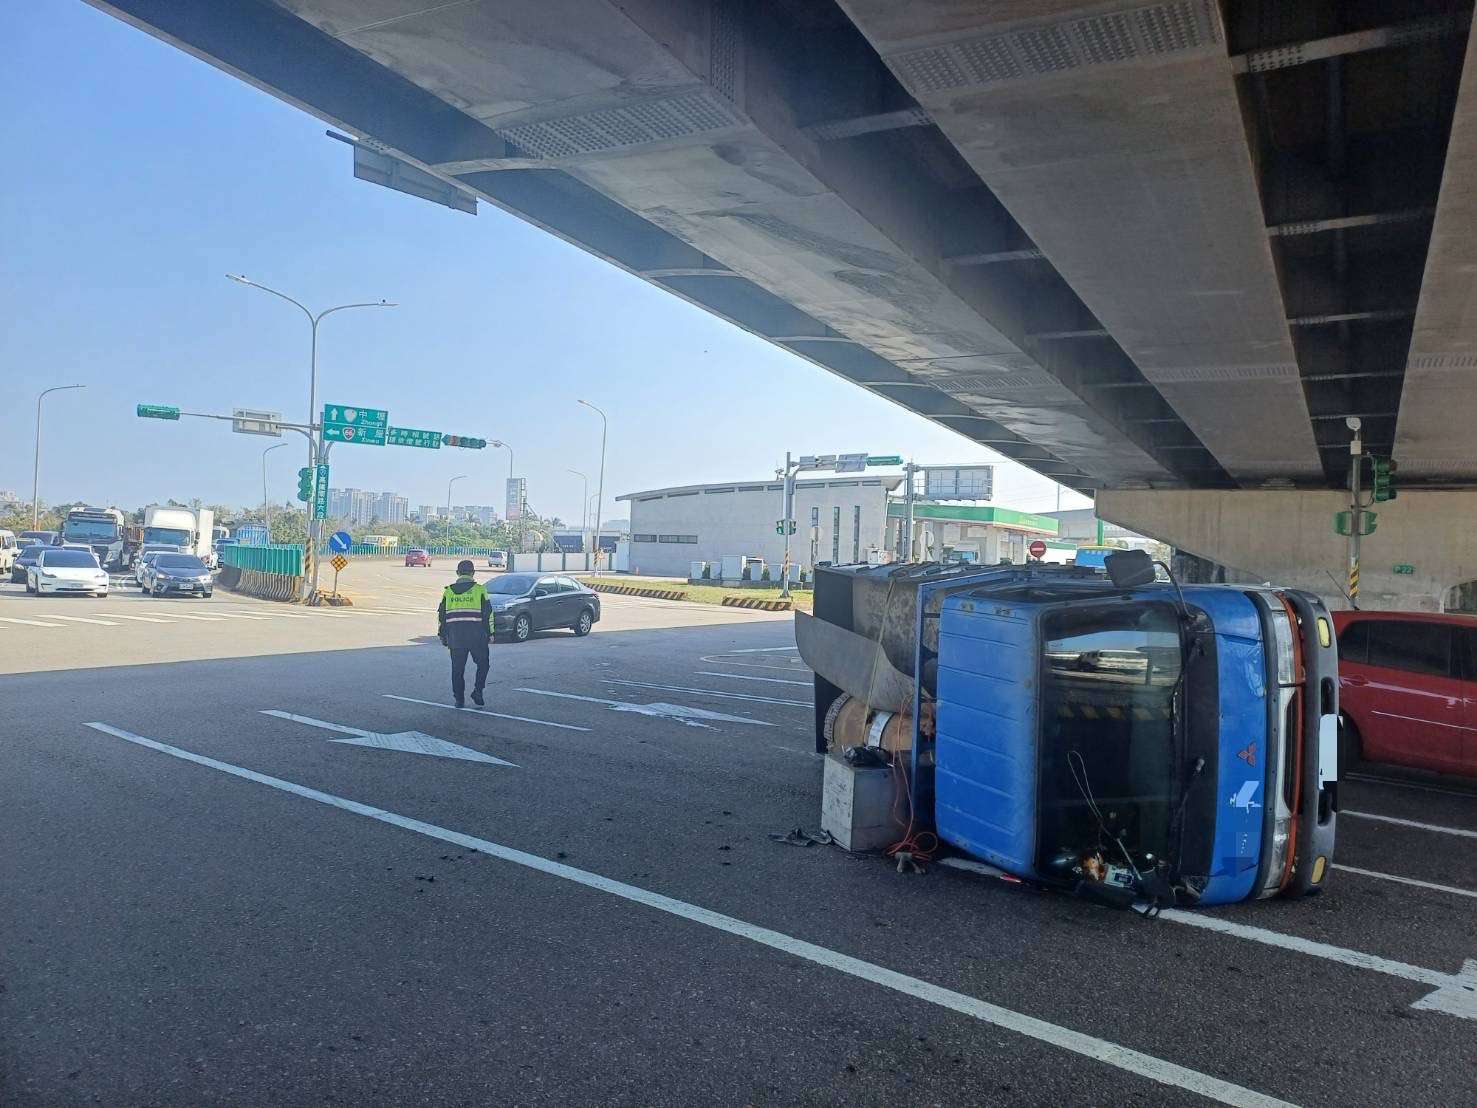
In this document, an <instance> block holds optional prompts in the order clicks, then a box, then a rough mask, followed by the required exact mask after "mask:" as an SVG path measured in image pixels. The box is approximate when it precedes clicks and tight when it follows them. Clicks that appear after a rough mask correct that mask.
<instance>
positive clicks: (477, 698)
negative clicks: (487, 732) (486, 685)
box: [472, 689, 486, 708]
mask: <svg viewBox="0 0 1477 1108" xmlns="http://www.w3.org/2000/svg"><path fill="white" fill-rule="evenodd" d="M472 703H473V704H475V705H477V707H479V708H480V707H482V705H483V704H484V703H486V702H485V701H484V700H483V699H482V690H481V689H478V690H477V691H476V692H474V693H473V694H472Z"/></svg>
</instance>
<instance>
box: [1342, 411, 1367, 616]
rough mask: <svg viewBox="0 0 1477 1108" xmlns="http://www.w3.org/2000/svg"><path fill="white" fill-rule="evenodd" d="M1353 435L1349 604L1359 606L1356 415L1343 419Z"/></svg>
mask: <svg viewBox="0 0 1477 1108" xmlns="http://www.w3.org/2000/svg"><path fill="white" fill-rule="evenodd" d="M1344 423H1345V424H1347V425H1348V428H1349V430H1350V431H1352V432H1354V437H1353V438H1352V439H1350V440H1349V604H1350V605H1351V606H1352V607H1353V608H1354V609H1355V610H1358V608H1359V532H1360V531H1361V530H1363V523H1364V519H1363V516H1364V508H1363V506H1362V505H1361V504H1360V503H1359V477H1360V471H1361V470H1362V469H1363V468H1364V443H1363V441H1362V440H1361V439H1360V437H1359V429H1360V427H1362V426H1363V423H1362V422H1361V420H1360V419H1359V417H1358V416H1349V417H1348V418H1347V419H1345V420H1344Z"/></svg>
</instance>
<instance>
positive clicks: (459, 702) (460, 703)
mask: <svg viewBox="0 0 1477 1108" xmlns="http://www.w3.org/2000/svg"><path fill="white" fill-rule="evenodd" d="M456 706H457V707H458V708H465V707H466V706H467V702H466V701H465V700H463V699H462V698H461V697H457V698H456Z"/></svg>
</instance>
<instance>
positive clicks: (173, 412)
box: [137, 404, 179, 419]
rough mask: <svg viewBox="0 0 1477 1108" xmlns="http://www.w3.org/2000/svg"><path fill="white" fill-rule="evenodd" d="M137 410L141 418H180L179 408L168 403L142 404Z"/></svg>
mask: <svg viewBox="0 0 1477 1108" xmlns="http://www.w3.org/2000/svg"><path fill="white" fill-rule="evenodd" d="M137 412H138V417H139V419H179V409H178V408H172V407H170V406H169V405H168V404H140V405H139V406H138V408H137Z"/></svg>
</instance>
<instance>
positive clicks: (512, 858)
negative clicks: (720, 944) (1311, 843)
mask: <svg viewBox="0 0 1477 1108" xmlns="http://www.w3.org/2000/svg"><path fill="white" fill-rule="evenodd" d="M87 726H88V727H91V728H93V729H94V730H97V731H101V732H103V733H104V734H107V735H112V736H114V737H115V738H119V739H123V740H125V741H126V742H130V743H134V744H135V745H137V746H142V747H147V748H148V749H150V750H157V751H159V752H160V753H162V754H168V755H171V756H172V757H175V758H179V759H181V760H182V761H186V762H193V763H195V764H196V765H199V766H204V767H206V768H207V769H213V770H217V771H218V772H221V773H226V774H230V775H231V776H233V777H240V778H242V779H243V780H246V781H255V782H256V783H257V784H259V785H266V786H267V787H268V788H273V789H278V790H280V791H281V792H285V793H291V794H293V795H294V796H300V797H303V798H304V799H306V800H312V801H316V802H317V803H319V804H325V805H327V806H329V807H331V808H338V809H340V810H341V811H345V812H352V813H354V814H355V815H359V816H364V817H366V818H368V819H372V820H376V821H378V822H380V823H386V824H389V825H390V826H392V827H399V828H401V829H402V830H405V831H413V832H415V833H416V834H418V835H424V836H426V837H427V838H431V839H437V840H439V841H441V842H444V843H450V844H451V845H453V846H460V847H462V848H464V849H466V850H476V851H478V852H479V853H482V854H486V855H489V856H490V857H493V858H497V859H500V860H501V861H504V862H511V863H513V864H514V865H519V866H523V867H525V868H526V869H531V870H535V871H537V872H539V873H543V874H547V875H548V876H550V877H558V878H560V879H562V880H565V881H570V882H573V883H574V884H577V885H583V886H584V887H585V888H588V889H594V890H595V891H597V892H602V893H607V894H609V895H611V896H616V897H619V898H621V899H622V900H626V901H630V902H631V903H633V904H640V905H643V906H644V907H647V908H651V909H653V910H655V911H658V912H664V913H666V914H667V915H671V916H676V917H678V918H679V919H684V920H687V921H689V922H690V923H696V924H700V925H701V926H704V927H709V928H712V929H713V930H715V931H721V932H724V933H725V934H729V935H733V936H736V937H737V938H740V939H747V940H749V941H750V942H753V943H757V944H759V945H760V946H765V947H768V948H769V949H771V950H775V951H778V952H780V953H781V954H788V955H791V956H792V957H795V958H799V959H801V960H803V961H807V962H810V963H812V964H814V965H818V966H822V967H824V968H826V969H830V970H835V971H836V972H838V973H843V974H846V975H847V976H849V977H855V978H858V979H860V980H863V981H868V982H871V983H872V984H874V985H880V986H881V987H882V988H885V989H890V990H892V991H893V992H897V993H901V994H903V995H904V996H910V997H913V998H915V999H917V1000H922V1001H925V1002H927V1003H929V1004H934V1005H937V1006H938V1007H941V1008H946V1009H948V1010H950V1011H953V1012H958V1013H959V1014H961V1015H965V1016H969V1017H970V1018H971V1019H976V1020H979V1021H980V1022H981V1023H987V1024H990V1025H992V1026H994V1027H999V1028H1002V1029H1004V1030H1007V1031H1014V1032H1016V1033H1017V1034H1020V1035H1024V1036H1026V1037H1027V1038H1030V1039H1035V1040H1036V1041H1037V1042H1042V1043H1046V1044H1047V1045H1049V1046H1054V1047H1058V1048H1060V1049H1062V1050H1066V1051H1070V1052H1071V1053H1073V1054H1079V1055H1081V1056H1083V1057H1085V1058H1091V1059H1093V1060H1094V1061H1097V1062H1102V1063H1104V1064H1106V1065H1109V1066H1113V1067H1114V1068H1116V1069H1120V1070H1124V1071H1125V1072H1128V1073H1133V1074H1137V1075H1139V1076H1140V1077H1146V1078H1148V1079H1149V1080H1151V1081H1157V1082H1158V1083H1160V1084H1162V1085H1168V1086H1170V1087H1172V1088H1176V1089H1183V1090H1185V1091H1186V1092H1191V1093H1196V1094H1198V1095H1200V1096H1203V1097H1207V1098H1209V1099H1211V1100H1216V1101H1219V1102H1220V1103H1222V1104H1231V1105H1237V1106H1244V1108H1279V1106H1281V1108H1286V1105H1287V1102H1286V1101H1282V1100H1278V1099H1276V1098H1275V1097H1271V1096H1267V1095H1266V1094H1264V1093H1259V1092H1256V1091H1255V1090H1254V1089H1248V1088H1245V1087H1244V1086H1241V1085H1236V1084H1233V1083H1231V1082H1229V1081H1223V1080H1221V1079H1220V1078H1218V1077H1212V1076H1211V1075H1210V1074H1206V1073H1200V1072H1199V1071H1198V1070H1192V1069H1189V1068H1187V1067H1185V1066H1180V1065H1176V1064H1175V1063H1173V1062H1168V1061H1165V1060H1164V1059H1162V1058H1156V1057H1154V1056H1153V1055H1152V1054H1144V1053H1142V1052H1140V1051H1137V1050H1132V1049H1130V1048H1128V1047H1125V1046H1120V1045H1118V1044H1117V1043H1114V1042H1110V1041H1108V1040H1106V1039H1099V1038H1096V1037H1095V1036H1092V1035H1087V1034H1084V1033H1083V1032H1081V1031H1073V1030H1072V1029H1071V1028H1067V1027H1061V1026H1059V1025H1057V1024H1054V1023H1048V1022H1047V1021H1046V1020H1042V1019H1037V1018H1036V1017H1034V1016H1028V1015H1025V1014H1024V1013H1021V1012H1016V1011H1013V1010H1011V1009H1009V1008H1002V1007H1000V1006H999V1005H998V1004H991V1003H989V1002H988V1001H984V1000H980V999H979V998H977V997H972V996H968V995H966V994H964V993H958V992H955V991H954V990H952V989H945V988H943V987H942V986H940V985H935V984H932V983H931V982H928V981H924V980H922V979H920V978H917V977H909V976H908V975H907V974H903V973H898V972H897V971H896V970H891V969H888V968H886V967H885V966H879V965H877V964H876V963H874V962H866V961H863V960H862V959H860V958H854V957H852V956H851V955H849V954H842V953H840V952H839V951H835V950H830V949H828V948H826V947H823V946H818V945H816V944H815V943H810V942H806V941H805V940H804V939H797V938H795V937H794V936H793V935H786V934H784V933H783V932H781V931H774V930H771V929H770V928H768V927H761V926H759V925H757V924H753V923H747V922H745V921H744V920H741V919H736V918H735V917H733V916H727V915H724V914H723V913H721V912H715V911H713V910H712V909H709V908H703V907H701V906H699V905H696V904H689V903H688V902H686V901H683V900H677V899H676V898H674V897H670V896H663V895H662V894H661V893H654V892H651V891H650V890H648V889H643V888H641V887H639V886H637V885H628V884H626V883H625V882H624V881H615V880H612V879H611V878H609V877H603V876H601V875H600V874H598V873H592V872H590V871H589V870H583V869H577V868H575V867H574V866H569V865H565V864H564V863H562V862H555V861H551V860H549V859H548V858H541V857H539V856H538V855H537V854H529V853H526V852H525V851H522V850H516V849H514V848H513V847H510V846H503V845H502V844H500V843H495V842H491V841H489V840H487V839H480V838H477V837H476V836H473V835H466V834H463V833H462V832H460V831H450V830H447V829H446V828H444V827H437V826H436V825H435V824H432V823H426V822H424V821H422V820H418V819H412V818H410V817H409V816H402V815H399V814H398V813H395V812H388V811H385V810H384V809H383V808H375V807H372V806H370V805H368V804H361V803H359V802H358V801H355V800H348V799H346V798H344V797H340V796H334V795H333V794H332V793H325V792H320V791H319V790H317V789H312V788H308V787H307V786H306V785H299V784H296V783H295V782H292V781H284V780H283V779H282V778H280V777H269V776H267V775H266V774H264V773H257V772H255V771H254V770H249V769H244V768H242V767H241V766H234V765H231V764H230V763H229V762H220V761H217V760H216V759H214V758H207V757H205V756H204V755H202V754H195V753H193V752H191V751H188V750H182V749H180V748H179V747H176V746H169V745H166V744H165V743H161V742H156V741H155V740H153V739H146V738H144V737H143V736H142V735H134V734H131V733H130V732H127V731H123V730H120V729H119V728H116V727H110V726H109V725H107V724H105V723H89V724H88V725H87Z"/></svg>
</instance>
